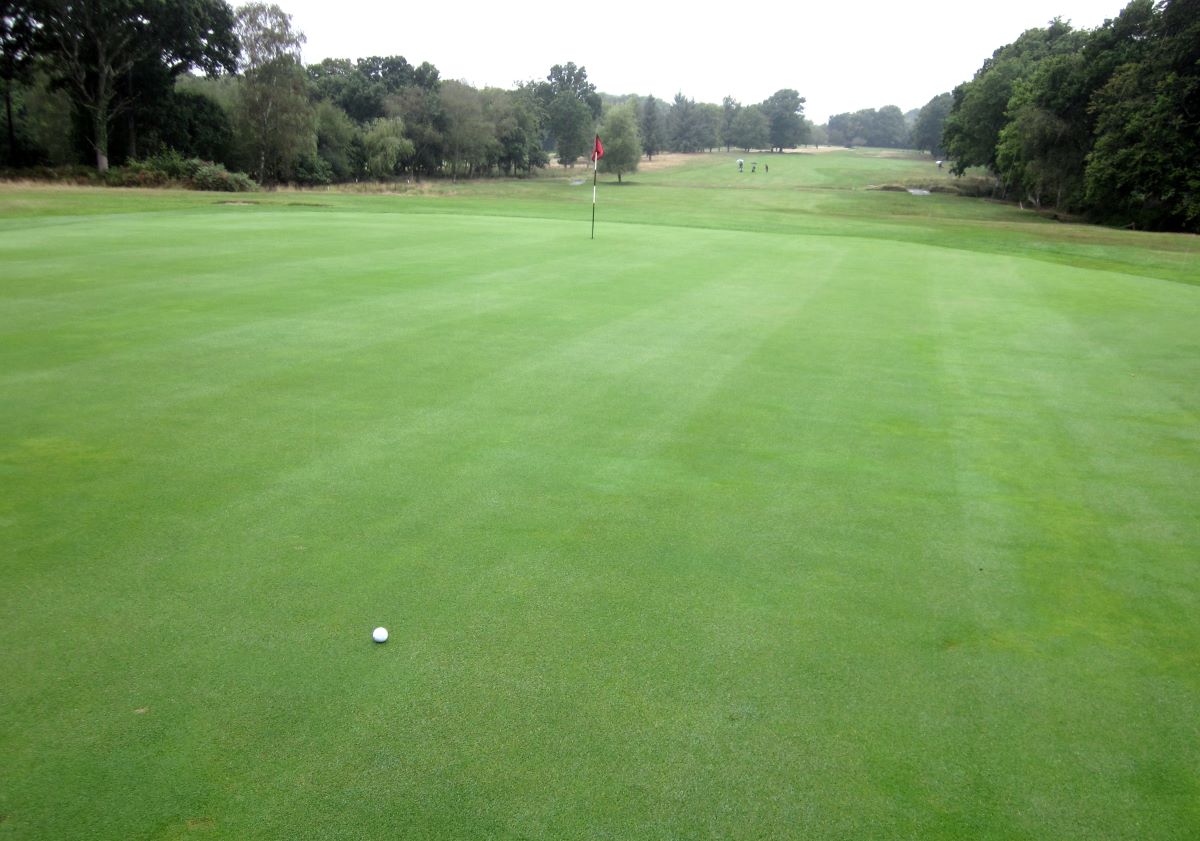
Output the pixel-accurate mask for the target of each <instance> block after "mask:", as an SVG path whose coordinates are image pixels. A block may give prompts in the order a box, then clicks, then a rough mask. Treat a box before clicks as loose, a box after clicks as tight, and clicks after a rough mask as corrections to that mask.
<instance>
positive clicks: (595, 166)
mask: <svg viewBox="0 0 1200 841" xmlns="http://www.w3.org/2000/svg"><path fill="white" fill-rule="evenodd" d="M599 171H600V158H599V157H598V156H597V155H596V147H595V146H593V147H592V239H595V238H596V173H597V172H599Z"/></svg>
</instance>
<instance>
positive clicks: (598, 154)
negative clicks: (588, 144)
mask: <svg viewBox="0 0 1200 841" xmlns="http://www.w3.org/2000/svg"><path fill="white" fill-rule="evenodd" d="M603 157H604V146H603V145H602V144H601V143H600V135H598V134H597V135H596V148H595V149H593V150H592V160H593V161H598V160H600V159H601V158H603Z"/></svg>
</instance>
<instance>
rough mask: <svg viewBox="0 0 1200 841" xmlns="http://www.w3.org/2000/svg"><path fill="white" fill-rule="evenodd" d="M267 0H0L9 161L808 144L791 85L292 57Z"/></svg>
mask: <svg viewBox="0 0 1200 841" xmlns="http://www.w3.org/2000/svg"><path fill="white" fill-rule="evenodd" d="M304 41H305V38H304V35H303V33H302V32H299V31H298V30H297V29H296V28H295V27H294V26H293V25H292V20H291V17H290V16H289V15H288V14H286V13H285V12H284V11H283V10H282V9H280V8H279V7H278V6H275V5H270V4H265V3H257V2H256V3H249V4H247V5H244V6H241V7H240V8H238V9H237V10H236V11H235V10H234V9H233V8H231V7H230V6H229V5H228V4H227V3H225V2H224V0H172V2H170V3H163V2H161V0H83V2H70V0H0V51H2V53H0V83H2V84H3V89H4V101H5V112H4V122H5V127H6V130H5V135H6V136H5V138H4V142H3V146H2V149H0V164H2V165H5V166H8V167H18V166H30V165H62V164H73V163H79V162H82V161H85V160H86V161H88V162H89V163H90V164H91V165H93V166H94V167H95V168H96V169H97V170H98V171H100V172H104V171H106V170H107V169H108V168H109V166H110V165H119V164H124V163H126V162H130V161H135V160H137V159H139V158H144V157H146V156H149V155H154V154H158V153H162V152H164V151H166V150H170V151H172V152H174V153H178V154H179V155H183V156H187V157H195V158H200V159H204V160H210V161H216V162H219V163H222V164H224V165H226V166H228V167H229V168H230V169H234V170H238V171H244V172H248V173H250V174H252V175H253V176H254V178H256V179H257V180H258V181H259V183H262V184H268V185H269V184H274V183H279V182H292V183H300V184H328V183H336V182H345V181H353V180H359V179H386V178H393V177H400V176H407V177H413V176H417V177H419V176H423V175H445V176H448V177H452V178H457V177H459V176H464V177H473V176H479V175H488V174H503V175H514V174H520V173H528V172H530V171H532V170H533V169H535V168H538V167H544V166H546V165H547V164H548V163H549V161H550V155H551V153H554V155H555V156H556V158H557V160H558V161H559V163H561V164H563V165H568V166H569V165H572V164H574V163H575V162H576V161H578V160H579V159H581V158H586V157H587V156H588V155H589V154H590V151H591V148H592V140H593V136H594V133H595V132H596V131H597V129H598V127H599V128H601V129H602V130H603V132H604V133H605V135H606V148H607V149H608V150H609V151H608V152H607V153H606V155H605V158H604V161H603V162H602V163H603V164H604V166H605V167H606V168H608V169H610V170H612V171H614V172H616V173H617V174H618V177H620V175H621V174H622V172H628V171H630V170H632V169H633V168H636V164H637V160H638V159H639V158H640V157H641V156H642V155H643V154H645V155H649V156H653V155H655V154H658V153H660V152H663V151H682V152H693V151H699V150H702V149H715V148H721V147H725V148H731V147H737V148H746V149H751V148H777V149H783V148H790V147H794V146H797V145H799V144H801V143H804V142H807V141H808V139H809V137H810V135H811V130H812V126H811V124H809V123H808V122H807V121H805V120H804V117H803V111H804V98H803V97H801V96H800V95H799V93H798V92H797V91H795V90H791V89H781V90H780V91H778V92H776V93H775V94H773V95H772V96H771V97H770V98H768V99H767V100H765V101H764V102H761V103H757V104H752V105H742V104H740V103H738V102H736V101H734V100H732V99H731V98H727V99H726V100H725V101H724V102H723V103H722V104H721V105H711V104H707V103H697V102H696V101H694V100H693V99H690V98H688V97H686V96H684V95H683V94H682V93H680V94H678V95H676V97H675V99H674V101H672V102H663V101H660V100H657V99H655V98H654V97H652V96H649V97H644V98H642V97H636V96H634V97H623V98H619V99H617V98H612V97H602V96H601V95H600V94H599V93H598V92H597V91H596V88H595V85H594V84H592V83H591V82H590V81H589V80H588V77H587V71H586V69H585V68H583V67H577V66H576V65H575V64H574V63H570V62H568V63H565V64H561V65H555V66H554V67H552V68H551V69H550V72H549V74H548V75H547V76H546V77H545V78H544V79H542V80H536V81H529V82H525V83H520V84H517V85H516V86H515V88H514V89H511V90H507V89H499V88H484V89H482V90H479V89H476V88H474V87H472V86H471V85H468V84H466V83H464V82H459V81H454V80H447V79H442V78H440V74H439V72H438V69H437V68H436V67H435V66H434V65H432V64H430V63H429V62H422V63H420V64H411V63H410V62H409V61H408V60H407V59H405V58H404V57H403V56H398V55H393V56H373V57H368V58H361V59H358V60H355V61H351V60H349V59H325V60H324V61H321V62H319V63H315V64H310V65H307V66H305V65H304V64H303V63H302V61H301V58H300V54H301V48H302V46H303V44H304Z"/></svg>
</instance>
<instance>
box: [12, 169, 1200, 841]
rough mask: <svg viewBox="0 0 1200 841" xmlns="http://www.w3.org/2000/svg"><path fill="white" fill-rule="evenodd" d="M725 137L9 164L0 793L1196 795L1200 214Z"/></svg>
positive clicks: (49, 831) (340, 821)
mask: <svg viewBox="0 0 1200 841" xmlns="http://www.w3.org/2000/svg"><path fill="white" fill-rule="evenodd" d="M735 157H737V156H736V155H713V156H698V157H697V158H696V159H694V160H693V161H692V162H690V163H689V164H688V165H686V166H682V167H677V168H671V169H665V170H658V171H652V172H646V173H644V174H639V175H636V176H634V177H633V178H632V179H627V180H629V181H630V183H627V184H624V185H621V186H619V187H618V186H617V185H616V184H615V183H611V184H610V183H602V184H601V188H600V202H601V204H600V209H599V223H598V225H597V238H596V240H595V241H591V240H589V239H588V227H589V220H590V206H589V205H590V189H589V187H590V184H584V185H573V184H572V183H571V182H572V180H573V179H574V180H578V179H580V178H583V177H584V173H583V171H582V170H580V171H578V172H576V173H572V174H567V175H565V176H563V175H555V176H553V177H545V178H539V179H532V180H530V181H525V182H520V183H516V184H512V183H500V182H484V183H467V184H459V185H451V184H435V185H432V186H427V187H426V188H424V189H422V190H420V191H417V190H411V191H408V192H406V193H404V194H401V195H354V194H345V193H336V192H310V193H292V192H279V193H273V194H258V195H255V196H252V197H249V200H250V201H253V202H255V204H251V205H230V204H222V203H221V202H223V201H228V200H229V197H225V196H214V195H206V194H189V193H171V192H149V193H140V192H132V191H115V190H108V191H104V190H63V189H58V190H52V189H44V188H43V189H38V188H19V187H5V188H0V266H2V267H3V273H2V275H3V276H2V279H0V395H2V398H3V399H2V401H0V480H2V488H3V493H0V710H2V711H3V713H2V714H0V838H9V837H11V838H21V839H42V838H55V839H58V838H113V839H166V838H184V837H197V838H199V837H210V838H230V839H251V838H264V839H266V838H294V837H314V838H317V837H319V838H381V837H401V838H463V839H481V838H497V839H501V838H528V839H563V838H589V839H591V838H616V839H626V838H628V839H669V838H689V839H690V838H845V839H863V838H909V837H911V838H921V839H938V838H944V839H962V838H979V839H993V838H994V839H1002V838H1004V839H1007V838H1028V839H1049V838H1054V839H1076V838H1077V839H1099V838H1113V839H1118V838H1120V839H1148V838H1154V839H1191V838H1194V837H1196V835H1197V834H1198V833H1200V782H1198V780H1200V715H1198V714H1197V710H1198V709H1200V577H1198V573H1200V554H1198V552H1197V547H1198V546H1200V518H1198V517H1197V510H1198V509H1197V500H1200V392H1198V391H1197V388H1196V384H1197V383H1198V382H1200V330H1197V328H1196V325H1197V323H1200V241H1198V240H1197V238H1195V237H1170V236H1149V235H1140V234H1135V233H1131V232H1122V231H1112V230H1107V229H1101V228H1088V227H1083V226H1076V225H1064V224H1059V223H1055V222H1050V221H1047V220H1044V219H1042V218H1040V217H1037V216H1034V215H1032V214H1029V213H1024V212H1021V211H1020V210H1018V209H1016V208H1012V207H1009V206H1005V205H997V204H993V203H988V202H980V201H975V200H967V199H960V198H953V197H948V196H941V195H934V196H928V197H914V196H910V195H908V194H894V193H880V192H875V191H869V190H866V189H864V188H865V187H866V186H867V185H869V184H873V183H882V182H883V181H884V180H888V179H891V180H898V179H902V178H907V177H918V175H919V174H920V173H922V172H925V173H928V170H930V169H932V166H931V165H930V164H929V162H928V161H927V160H925V161H921V160H915V159H914V160H908V159H903V158H890V157H881V156H877V155H874V154H871V153H863V152H855V153H850V152H844V153H834V154H826V155H821V156H817V155H804V156H802V155H788V156H778V155H776V156H766V155H760V156H758V159H759V161H760V164H761V163H762V162H763V161H766V162H769V163H770V164H771V172H770V174H769V177H764V173H762V172H761V171H760V172H759V173H757V174H755V175H753V176H751V175H749V173H747V174H746V175H744V176H742V177H741V178H740V179H739V178H738V177H737V175H736V172H731V170H733V164H732V161H733V159H734V158H735ZM760 169H761V168H760ZM931 177H934V178H936V177H939V176H937V175H936V172H935V173H934V174H933V175H932V176H931ZM751 179H758V180H751ZM589 180H590V179H589ZM236 198H237V199H242V198H245V197H236ZM380 624H382V625H386V626H387V627H388V628H389V629H390V630H391V633H392V637H391V641H389V642H388V643H387V644H386V645H383V646H376V645H373V644H372V643H371V642H370V636H369V635H370V631H371V629H372V628H373V627H374V626H376V625H380Z"/></svg>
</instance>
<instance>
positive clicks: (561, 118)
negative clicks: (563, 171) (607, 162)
mask: <svg viewBox="0 0 1200 841" xmlns="http://www.w3.org/2000/svg"><path fill="white" fill-rule="evenodd" d="M538 91H539V95H540V98H541V100H542V106H543V108H544V109H545V112H546V126H545V127H546V130H547V132H548V133H549V135H550V139H551V141H552V143H553V144H554V149H555V151H556V152H557V153H558V161H559V163H561V164H563V165H571V164H574V163H575V161H576V160H577V159H578V158H579V157H581V156H582V155H584V154H586V153H587V151H588V150H589V149H590V148H591V142H592V135H593V129H594V127H595V125H596V121H597V120H598V119H599V118H600V110H601V101H600V95H599V94H598V93H596V86H595V85H593V84H592V83H591V82H589V81H588V78H587V68H585V67H576V66H575V62H573V61H569V62H567V63H566V64H556V65H554V66H553V67H551V68H550V73H549V74H548V75H547V76H546V81H544V82H542V83H540V84H539V85H538Z"/></svg>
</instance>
